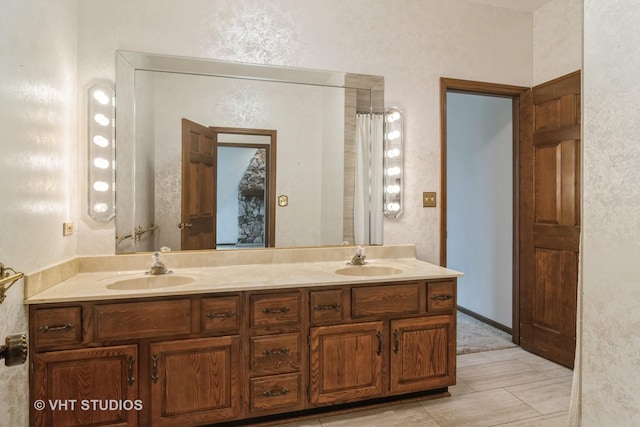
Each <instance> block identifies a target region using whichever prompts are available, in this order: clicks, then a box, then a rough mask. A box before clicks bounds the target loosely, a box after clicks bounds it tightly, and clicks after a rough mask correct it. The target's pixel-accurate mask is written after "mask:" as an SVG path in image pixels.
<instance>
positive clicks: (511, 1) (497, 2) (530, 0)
mask: <svg viewBox="0 0 640 427" xmlns="http://www.w3.org/2000/svg"><path fill="white" fill-rule="evenodd" d="M467 1H470V2H473V3H482V4H488V5H491V6H496V7H503V8H505V9H514V10H520V11H523V12H534V11H536V10H537V9H540V8H541V7H542V6H544V5H546V4H547V3H551V2H552V1H553V0H467Z"/></svg>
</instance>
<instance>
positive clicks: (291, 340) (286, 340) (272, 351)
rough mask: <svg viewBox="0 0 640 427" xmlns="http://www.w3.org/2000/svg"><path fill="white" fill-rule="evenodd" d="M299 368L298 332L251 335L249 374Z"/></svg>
mask: <svg viewBox="0 0 640 427" xmlns="http://www.w3.org/2000/svg"><path fill="white" fill-rule="evenodd" d="M298 370H300V334H299V333H295V334H278V335H265V336H260V337H251V376H255V377H257V376H261V375H272V374H284V373H287V372H296V371H298Z"/></svg>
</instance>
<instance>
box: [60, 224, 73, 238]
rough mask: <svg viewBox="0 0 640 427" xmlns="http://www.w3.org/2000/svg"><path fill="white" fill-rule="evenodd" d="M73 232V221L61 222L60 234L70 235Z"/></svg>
mask: <svg viewBox="0 0 640 427" xmlns="http://www.w3.org/2000/svg"><path fill="white" fill-rule="evenodd" d="M72 234H73V223H72V222H63V223H62V235H63V236H71V235H72Z"/></svg>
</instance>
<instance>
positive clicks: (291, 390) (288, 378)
mask: <svg viewBox="0 0 640 427" xmlns="http://www.w3.org/2000/svg"><path fill="white" fill-rule="evenodd" d="M301 389H302V387H301V376H300V374H286V375H274V376H270V377H264V378H253V379H252V380H251V385H250V393H251V396H250V399H249V400H250V409H251V412H270V411H271V410H276V409H283V408H292V409H293V408H294V407H298V406H301V405H302V396H301Z"/></svg>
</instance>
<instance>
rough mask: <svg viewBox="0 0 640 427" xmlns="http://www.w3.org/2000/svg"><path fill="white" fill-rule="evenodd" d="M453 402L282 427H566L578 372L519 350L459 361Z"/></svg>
mask: <svg viewBox="0 0 640 427" xmlns="http://www.w3.org/2000/svg"><path fill="white" fill-rule="evenodd" d="M457 369H458V372H457V374H458V380H457V384H456V385H455V386H453V387H449V391H450V392H451V397H447V398H442V399H436V400H425V401H422V402H419V401H418V402H415V401H414V402H411V403H406V404H400V405H394V406H389V407H386V408H379V409H373V410H366V411H362V412H354V413H351V414H347V415H336V416H327V417H322V418H320V419H314V420H308V421H304V422H298V423H289V424H283V425H282V426H281V427H285V426H286V427H342V426H344V427H351V426H358V427H395V426H401V427H408V426H420V427H450V426H451V427H453V426H455V427H465V426H469V427H483V426H484V427H489V426H503V427H514V426H518V427H564V426H566V425H567V411H568V409H569V399H570V395H571V380H572V375H573V371H571V370H570V369H567V368H564V367H562V366H559V365H556V364H555V363H553V362H550V361H548V360H545V359H542V358H540V357H538V356H535V355H533V354H531V353H527V352H526V351H524V350H522V349H521V348H520V347H515V348H507V349H503V350H493V351H485V352H481V353H470V354H462V355H459V356H458V367H457Z"/></svg>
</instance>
